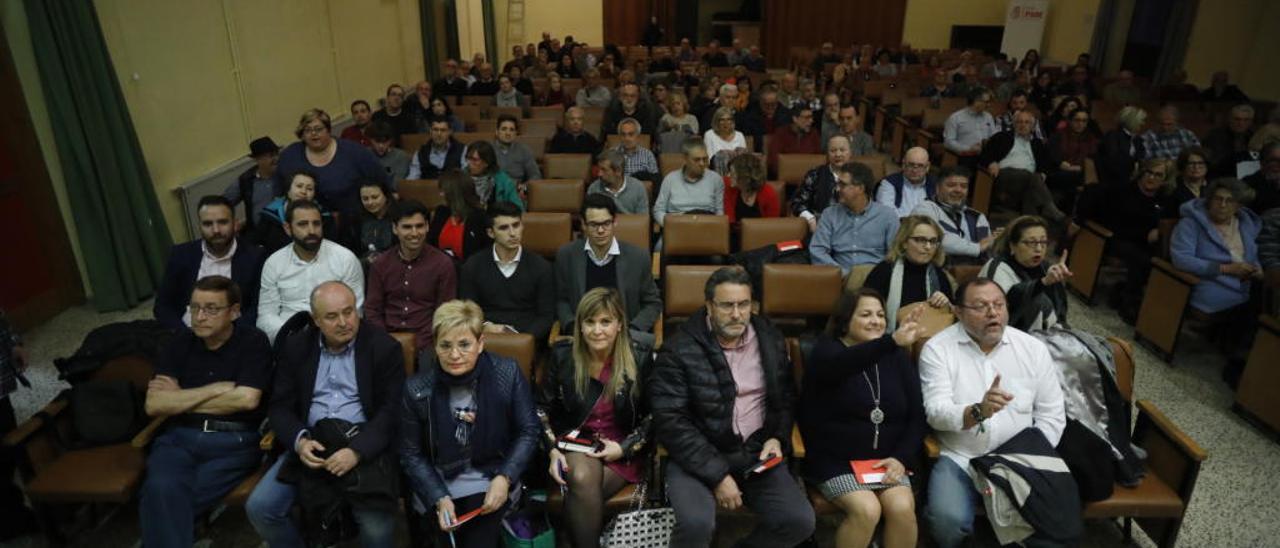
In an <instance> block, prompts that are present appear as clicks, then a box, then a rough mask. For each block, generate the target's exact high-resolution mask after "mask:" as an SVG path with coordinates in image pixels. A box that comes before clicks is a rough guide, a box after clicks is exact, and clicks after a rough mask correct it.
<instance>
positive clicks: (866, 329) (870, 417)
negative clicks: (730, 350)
mask: <svg viewBox="0 0 1280 548" xmlns="http://www.w3.org/2000/svg"><path fill="white" fill-rule="evenodd" d="M886 55H887V53H886ZM835 310H836V311H835V313H834V314H832V316H831V322H830V324H829V325H828V327H827V333H825V334H824V335H823V336H822V337H820V338H819V339H818V342H817V344H816V345H815V346H814V349H813V352H812V354H811V357H810V358H809V359H808V361H807V362H806V363H805V375H804V387H803V391H802V393H801V394H802V395H801V398H800V408H799V410H798V412H797V422H798V423H799V426H800V432H801V433H802V434H803V435H804V439H805V440H806V441H805V450H806V453H805V458H804V467H803V470H804V478H805V480H806V481H807V482H808V483H809V484H811V485H814V486H815V487H817V488H818V491H820V492H821V493H822V496H823V497H825V498H826V499H827V500H829V501H831V502H832V503H833V504H835V505H836V506H837V507H839V508H840V509H841V510H842V511H843V512H844V518H843V519H842V520H841V521H840V525H839V526H838V527H837V528H836V534H835V545H836V546H837V547H839V548H855V547H859V548H860V547H863V546H867V545H868V544H869V543H870V542H871V538H872V536H873V535H874V534H875V532H876V526H877V525H878V524H879V522H880V518H881V516H883V517H884V524H885V527H884V538H883V542H884V546H886V547H910V546H915V545H916V537H917V533H918V532H917V528H916V515H915V499H914V496H913V494H912V492H911V477H910V476H911V474H912V472H911V471H912V470H919V469H920V468H919V465H920V462H919V460H920V459H919V456H920V453H921V448H922V447H923V444H924V436H925V433H926V429H927V425H926V423H925V416H924V407H923V406H922V405H921V401H920V375H919V374H918V373H916V367H915V364H914V363H912V360H911V355H910V350H911V346H912V345H913V344H915V342H916V340H918V339H919V338H920V337H921V336H922V329H921V327H920V325H919V324H918V323H917V322H916V321H914V320H913V319H912V318H904V319H903V322H902V325H901V326H900V327H899V328H898V329H897V330H896V331H890V330H889V329H888V327H887V324H886V319H885V306H884V299H883V298H882V297H881V296H880V294H879V293H876V292H875V290H872V289H868V288H863V289H860V290H858V291H857V292H856V293H855V294H853V295H844V296H842V297H841V298H840V300H839V301H838V303H837V305H836V309H835ZM918 315H919V313H918V312H917V316H918ZM868 365H870V366H871V367H867V366H868ZM881 365H884V366H885V367H884V375H883V376H882V375H881V374H880V373H881V367H880V366H881ZM871 372H874V373H875V384H874V385H873V384H872V383H871V378H872V376H871V374H870V373H871ZM859 373H860V374H859ZM881 434H883V436H881ZM882 437H883V438H884V439H883V440H881V438H882ZM868 441H870V443H868ZM866 460H870V461H874V466H875V468H878V469H881V470H884V473H885V478H884V479H883V480H882V481H879V482H874V483H867V482H864V481H863V480H861V479H859V478H858V477H856V476H855V475H854V471H853V470H851V469H850V465H849V463H850V462H854V461H866Z"/></svg>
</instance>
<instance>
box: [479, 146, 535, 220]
mask: <svg viewBox="0 0 1280 548" xmlns="http://www.w3.org/2000/svg"><path fill="white" fill-rule="evenodd" d="M466 174H467V175H468V176H469V177H470V179H471V182H472V184H473V185H474V186H475V190H476V195H477V196H479V197H480V203H482V204H484V205H485V206H488V205H489V204H492V203H494V202H511V203H513V204H515V205H516V207H519V208H520V211H524V200H522V199H520V193H519V191H518V190H517V189H516V183H515V182H514V181H512V180H511V177H510V176H509V175H507V174H506V173H505V172H503V171H502V170H501V169H499V168H498V152H497V151H496V150H494V148H493V144H492V143H490V142H489V141H476V142H474V143H471V144H470V145H468V146H467V170H466Z"/></svg>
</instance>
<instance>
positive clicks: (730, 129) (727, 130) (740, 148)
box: [702, 107, 813, 170]
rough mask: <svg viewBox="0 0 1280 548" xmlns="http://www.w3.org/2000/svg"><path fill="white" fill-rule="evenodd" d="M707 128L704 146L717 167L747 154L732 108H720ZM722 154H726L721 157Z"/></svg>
mask: <svg viewBox="0 0 1280 548" xmlns="http://www.w3.org/2000/svg"><path fill="white" fill-rule="evenodd" d="M809 116H810V123H812V121H813V120H812V118H813V114H812V112H810V115H809ZM707 127H708V128H710V129H708V130H707V131H706V132H705V133H703V135H702V144H703V147H704V148H705V149H706V151H707V155H708V158H711V159H713V160H714V161H715V162H717V166H719V165H721V164H727V163H728V161H729V159H730V157H732V156H735V155H737V154H741V153H743V152H747V138H746V137H745V136H744V135H743V134H742V132H741V131H738V130H737V124H736V122H735V120H734V111H733V109H732V108H729V107H720V108H718V109H716V110H715V113H714V114H712V116H711V118H710V119H709V120H708V124H707ZM721 152H724V153H725V154H724V155H721ZM721 170H723V168H721Z"/></svg>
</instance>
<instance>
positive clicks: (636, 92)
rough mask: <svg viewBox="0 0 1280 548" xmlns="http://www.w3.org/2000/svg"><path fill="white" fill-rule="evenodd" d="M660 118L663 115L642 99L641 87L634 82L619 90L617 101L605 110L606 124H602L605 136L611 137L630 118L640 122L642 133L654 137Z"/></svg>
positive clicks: (624, 85)
mask: <svg viewBox="0 0 1280 548" xmlns="http://www.w3.org/2000/svg"><path fill="white" fill-rule="evenodd" d="M659 116H661V113H659V112H655V109H654V107H653V105H652V104H651V103H649V101H647V100H644V99H641V97H640V86H639V85H636V84H635V83H634V82H632V83H629V84H623V85H622V86H620V87H619V88H618V97H617V99H614V100H613V101H612V102H611V103H609V106H608V108H606V109H605V110H604V123H603V124H601V128H602V129H603V133H604V136H607V135H610V134H612V133H613V132H614V130H615V129H616V128H618V127H619V125H620V124H619V122H621V121H622V120H625V119H628V118H630V119H635V120H636V121H638V122H640V133H643V134H645V135H653V134H654V130H655V129H656V128H657V127H658V118H659ZM602 138H603V136H602Z"/></svg>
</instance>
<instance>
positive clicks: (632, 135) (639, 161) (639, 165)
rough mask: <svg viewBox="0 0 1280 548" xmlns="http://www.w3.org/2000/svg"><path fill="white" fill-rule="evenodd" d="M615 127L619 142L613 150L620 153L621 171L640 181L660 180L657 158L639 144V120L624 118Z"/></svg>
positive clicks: (655, 181)
mask: <svg viewBox="0 0 1280 548" xmlns="http://www.w3.org/2000/svg"><path fill="white" fill-rule="evenodd" d="M617 128H618V137H620V139H619V141H620V142H619V143H618V146H617V147H614V149H613V150H615V151H617V152H618V153H619V154H621V155H622V164H623V172H624V173H625V174H626V175H627V176H628V177H635V178H636V179H640V180H642V181H650V182H654V183H657V182H658V181H661V180H662V174H660V173H658V159H657V158H656V157H654V155H653V151H652V150H649V149H648V148H646V147H642V146H640V131H641V127H640V122H638V121H636V119H635V118H625V119H623V120H622V121H620V122H618V126H617Z"/></svg>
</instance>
